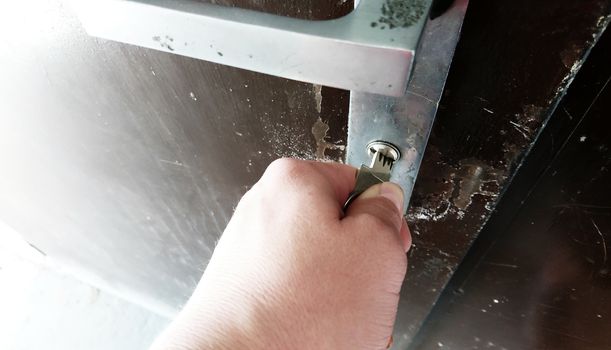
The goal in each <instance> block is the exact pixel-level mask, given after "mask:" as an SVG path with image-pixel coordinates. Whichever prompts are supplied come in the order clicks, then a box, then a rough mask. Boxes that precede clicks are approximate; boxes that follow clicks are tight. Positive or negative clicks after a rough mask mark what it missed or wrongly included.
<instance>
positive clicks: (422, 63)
mask: <svg viewBox="0 0 611 350" xmlns="http://www.w3.org/2000/svg"><path fill="white" fill-rule="evenodd" d="M467 4H468V1H467V0H457V1H455V3H454V4H453V6H452V7H451V8H449V9H448V10H447V11H446V12H445V13H444V14H443V15H441V16H439V17H436V18H435V19H434V20H429V21H428V22H427V23H426V25H425V27H424V31H423V33H422V39H421V43H420V47H419V48H418V55H417V56H416V61H415V64H414V72H413V74H412V78H411V81H410V83H409V85H408V88H407V94H406V95H405V96H403V97H389V96H382V95H376V94H371V93H366V92H352V94H351V97H350V112H349V113H350V114H349V121H348V150H347V156H346V162H347V163H348V164H351V165H354V166H357V167H358V166H360V165H361V164H368V163H369V155H368V152H366V151H363V150H366V148H365V147H366V145H367V144H369V143H370V142H371V141H374V140H380V139H382V140H384V141H387V142H390V143H392V144H393V145H396V146H397V147H398V148H399V150H400V152H401V159H399V160H398V161H397V162H395V163H394V165H393V171H392V174H391V181H393V182H396V183H398V184H399V185H401V186H402V187H403V189H404V190H405V210H406V211H407V206H408V203H409V199H410V197H411V193H412V189H413V187H414V182H415V180H416V176H417V174H418V169H419V168H420V162H421V161H422V155H423V154H424V150H425V148H426V143H427V140H428V137H429V133H430V131H431V127H432V126H433V121H434V119H435V114H436V112H437V106H438V104H439V100H440V99H441V95H442V92H443V87H444V84H445V81H446V77H447V74H448V70H449V68H450V63H451V61H452V56H453V54H454V48H455V47H456V43H457V41H458V37H459V34H460V28H461V25H462V22H463V18H464V15H465V11H466V8H467ZM397 338H398V337H397Z"/></svg>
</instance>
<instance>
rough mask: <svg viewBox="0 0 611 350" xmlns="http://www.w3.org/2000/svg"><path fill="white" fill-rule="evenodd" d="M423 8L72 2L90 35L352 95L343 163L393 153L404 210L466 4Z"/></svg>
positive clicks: (405, 0)
mask: <svg viewBox="0 0 611 350" xmlns="http://www.w3.org/2000/svg"><path fill="white" fill-rule="evenodd" d="M437 1H438V0H437ZM432 3H433V0H360V2H359V3H358V5H357V6H356V8H355V9H354V10H353V11H352V12H351V13H350V14H348V15H346V16H343V17H340V18H337V19H332V20H324V21H308V20H301V19H295V18H288V17H283V16H277V15H272V14H267V13H263V12H258V11H252V10H245V9H239V8H231V7H225V6H220V5H214V4H208V3H201V2H198V1H195V0H74V6H75V9H76V10H77V14H78V16H79V18H80V20H81V22H82V23H83V25H84V27H85V29H86V30H87V32H88V33H89V34H90V35H93V36H98V37H102V38H106V39H110V40H115V41H120V42H125V43H129V44H134V45H138V46H143V47H148V48H151V49H156V50H161V51H167V52H171V53H175V54H179V55H184V56H189V57H194V58H199V59H203V60H206V61H211V62H215V63H220V64H225V65H229V66H234V67H238V68H243V69H248V70H252V71H256V72H261V73H266V74H271V75H275V76H279V77H284V78H288V79H294V80H300V81H305V82H309V83H314V84H320V85H326V86H333V87H337V88H342V89H348V90H351V94H350V95H351V96H350V110H349V117H348V143H347V152H346V163H348V164H351V165H353V166H356V167H360V166H361V165H362V164H369V162H370V161H371V160H370V159H369V157H370V156H369V152H368V149H367V145H369V144H371V142H373V141H384V142H387V143H390V144H392V145H394V146H395V147H396V148H397V149H398V150H399V153H400V154H401V157H400V158H399V159H398V160H397V161H396V162H395V163H394V164H393V170H392V174H391V177H390V180H391V181H393V182H395V183H398V184H399V185H401V187H402V188H403V190H404V191H405V208H404V210H405V211H407V207H408V204H409V199H410V197H411V194H412V189H413V187H414V183H415V181H416V177H417V175H418V170H419V168H420V163H421V161H422V157H423V154H424V150H425V148H426V144H427V140H428V137H429V134H430V131H431V129H432V126H433V121H434V120H435V114H436V113H437V107H438V105H439V101H440V99H441V95H442V92H443V87H444V84H445V81H446V77H447V73H448V71H449V68H450V64H451V62H452V57H453V54H454V49H455V47H456V43H457V42H458V38H459V34H460V29H461V26H462V22H463V19H464V16H465V12H466V8H467V5H468V0H444V1H442V3H443V4H442V5H443V6H436V8H437V9H436V10H435V9H433V10H434V11H436V12H435V13H434V14H432V15H433V16H431V17H429V16H427V14H428V11H429V9H430V8H431V4H432ZM439 8H441V9H442V10H439ZM437 12H439V13H437ZM416 51H418V52H417V53H418V54H416Z"/></svg>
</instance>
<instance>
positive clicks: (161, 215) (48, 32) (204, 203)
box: [0, 0, 348, 313]
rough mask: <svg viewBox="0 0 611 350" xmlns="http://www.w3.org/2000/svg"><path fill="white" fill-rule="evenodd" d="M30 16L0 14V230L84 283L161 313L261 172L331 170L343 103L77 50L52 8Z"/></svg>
mask: <svg viewBox="0 0 611 350" xmlns="http://www.w3.org/2000/svg"><path fill="white" fill-rule="evenodd" d="M319 3H320V1H319ZM346 3H347V2H346ZM346 3H342V4H341V6H339V7H337V8H339V9H341V8H345V6H346ZM255 5H256V6H255V7H256V8H257V9H267V8H269V9H271V10H273V11H274V12H276V13H279V14H286V15H290V14H294V13H302V11H303V13H304V14H305V16H306V17H309V18H315V17H316V16H319V15H320V14H323V13H324V14H325V16H330V15H332V14H334V13H336V12H334V11H336V8H335V7H334V6H331V5H329V4H327V5H325V6H324V7H316V11H314V10H312V8H308V7H306V6H308V5H320V4H314V3H299V4H297V3H293V5H291V6H288V5H287V4H284V5H282V6H275V7H274V6H269V4H267V3H256V4H255ZM31 6H32V5H26V4H23V5H22V4H16V5H14V6H13V7H14V10H15V11H12V12H3V13H2V14H0V17H1V19H0V21H1V22H2V23H3V24H1V25H0V26H3V27H4V28H3V29H4V32H13V33H15V34H14V35H12V36H10V37H8V38H7V41H6V42H5V44H4V45H3V47H2V49H0V62H2V65H1V66H0V76H2V77H3V79H2V83H0V94H1V95H2V103H0V123H1V124H2V127H1V128H0V133H1V135H0V156H1V157H2V159H4V164H5V166H3V171H2V177H1V180H0V213H1V214H0V217H1V220H3V221H5V222H6V223H7V224H8V225H10V226H12V227H13V228H14V229H15V230H16V231H18V232H20V233H22V234H23V235H24V236H25V237H26V238H27V240H28V241H29V242H31V244H33V245H35V246H36V247H38V249H40V250H41V251H43V252H44V253H45V254H47V255H48V256H50V257H53V258H54V259H57V260H60V262H61V263H62V264H63V265H65V266H70V267H71V269H73V270H74V269H78V270H79V272H78V273H79V274H80V275H83V276H85V277H83V278H89V279H92V278H93V279H95V281H96V283H102V284H103V285H111V287H112V288H113V289H114V290H116V291H119V293H121V294H125V295H127V296H128V297H129V296H130V295H131V299H132V300H134V301H136V302H139V303H144V304H145V305H147V306H148V307H152V308H155V309H158V310H164V311H163V312H164V313H173V312H174V311H175V310H177V309H178V308H179V307H180V306H181V305H182V304H183V303H184V302H185V301H186V299H187V298H188V296H189V295H190V293H191V291H192V290H193V288H194V287H195V285H196V283H197V280H198V278H199V276H200V275H201V272H202V271H203V269H204V267H205V265H206V263H207V261H208V259H209V258H210V255H211V253H212V250H213V248H214V246H215V242H216V240H217V239H218V237H219V236H220V234H221V232H222V230H223V229H224V227H225V225H226V223H227V221H228V220H229V218H230V216H231V213H232V211H233V208H234V207H235V205H236V204H237V202H238V200H239V198H240V197H241V196H242V194H244V192H245V191H247V190H248V188H249V186H251V185H252V184H253V183H254V182H255V181H256V180H257V179H258V178H259V177H260V175H261V174H262V172H263V170H264V169H265V168H266V166H267V165H268V164H269V163H270V162H271V161H272V160H274V159H276V158H278V157H283V156H290V157H297V158H304V159H322V158H324V159H331V160H336V161H340V160H341V159H343V154H344V151H343V150H344V145H345V142H346V121H347V119H346V113H347V103H348V94H347V92H345V91H341V90H337V89H330V88H323V87H321V86H314V85H311V84H306V83H300V82H295V81H289V80H285V79H280V78H276V77H271V76H266V75H262V74H257V73H252V72H248V71H243V70H239V69H235V68H230V67H226V66H221V65H216V64H212V63H208V62H204V61H199V60H194V59H189V58H185V57H180V56H176V55H172V54H168V53H162V52H158V51H153V50H146V49H142V48H138V47H134V46H130V45H123V44H119V43H115V42H110V41H104V40H100V39H95V38H91V37H89V36H87V34H86V33H84V32H83V30H82V28H81V26H80V24H79V22H78V21H77V19H76V18H75V16H74V14H73V13H72V12H71V10H70V8H69V7H67V6H65V5H64V4H63V3H61V2H57V1H46V0H39V1H37V2H36V6H33V7H31ZM342 6H343V7H342ZM325 9H327V10H329V9H333V11H326V10H325ZM310 10H312V11H310ZM319 18H325V17H319Z"/></svg>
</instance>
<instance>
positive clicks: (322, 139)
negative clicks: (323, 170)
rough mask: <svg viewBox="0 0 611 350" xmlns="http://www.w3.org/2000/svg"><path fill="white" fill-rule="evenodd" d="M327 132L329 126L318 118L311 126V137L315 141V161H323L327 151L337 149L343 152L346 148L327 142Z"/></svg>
mask: <svg viewBox="0 0 611 350" xmlns="http://www.w3.org/2000/svg"><path fill="white" fill-rule="evenodd" d="M328 131H329V125H328V124H327V123H325V122H324V121H323V120H322V119H321V118H320V117H319V118H318V119H317V120H316V122H314V125H312V135H314V140H316V159H325V151H326V150H327V149H339V150H342V151H343V150H344V149H345V148H346V146H343V145H336V144H333V143H330V142H327V140H326V138H327V132H328Z"/></svg>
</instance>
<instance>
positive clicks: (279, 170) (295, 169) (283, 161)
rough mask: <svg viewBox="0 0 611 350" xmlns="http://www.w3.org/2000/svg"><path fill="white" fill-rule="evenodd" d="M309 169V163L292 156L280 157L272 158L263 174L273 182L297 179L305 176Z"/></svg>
mask: <svg viewBox="0 0 611 350" xmlns="http://www.w3.org/2000/svg"><path fill="white" fill-rule="evenodd" d="M309 170H310V164H308V163H307V162H305V161H302V160H298V159H293V158H280V159H276V160H274V161H273V162H272V163H271V164H270V165H269V166H268V167H267V170H266V171H265V174H264V175H263V177H264V178H267V179H269V180H271V181H274V182H278V181H280V182H286V181H290V182H293V181H296V180H297V181H298V180H300V179H303V178H305V177H306V175H307V174H308V172H309Z"/></svg>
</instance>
